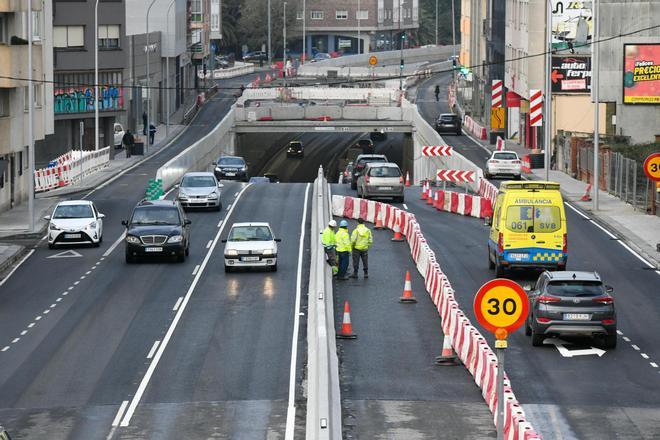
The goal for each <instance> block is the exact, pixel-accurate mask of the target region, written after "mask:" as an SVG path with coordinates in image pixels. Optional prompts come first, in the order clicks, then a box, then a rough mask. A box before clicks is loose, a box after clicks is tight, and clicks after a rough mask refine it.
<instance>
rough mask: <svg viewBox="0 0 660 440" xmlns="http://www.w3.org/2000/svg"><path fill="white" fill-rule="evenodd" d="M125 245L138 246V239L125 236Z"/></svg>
mask: <svg viewBox="0 0 660 440" xmlns="http://www.w3.org/2000/svg"><path fill="white" fill-rule="evenodd" d="M126 243H130V244H140V239H139V238H137V237H135V236H133V235H127V236H126Z"/></svg>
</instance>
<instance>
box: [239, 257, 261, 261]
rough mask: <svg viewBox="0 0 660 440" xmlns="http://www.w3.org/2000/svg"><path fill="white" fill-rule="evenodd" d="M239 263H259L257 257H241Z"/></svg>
mask: <svg viewBox="0 0 660 440" xmlns="http://www.w3.org/2000/svg"><path fill="white" fill-rule="evenodd" d="M241 261H259V257H241Z"/></svg>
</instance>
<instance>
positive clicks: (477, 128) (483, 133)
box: [463, 115, 488, 140]
mask: <svg viewBox="0 0 660 440" xmlns="http://www.w3.org/2000/svg"><path fill="white" fill-rule="evenodd" d="M463 126H464V127H465V128H466V129H467V130H468V131H469V132H470V133H472V134H473V135H475V136H476V137H478V138H479V139H482V140H486V139H487V138H488V130H486V127H482V126H481V125H480V124H478V123H477V122H476V121H475V120H474V119H472V118H471V117H470V116H468V115H465V117H464V118H463Z"/></svg>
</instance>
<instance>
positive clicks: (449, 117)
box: [440, 115, 455, 122]
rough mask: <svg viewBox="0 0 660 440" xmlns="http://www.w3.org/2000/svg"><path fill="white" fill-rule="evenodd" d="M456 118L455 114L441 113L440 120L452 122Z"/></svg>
mask: <svg viewBox="0 0 660 440" xmlns="http://www.w3.org/2000/svg"><path fill="white" fill-rule="evenodd" d="M454 119H455V116H454V115H441V116H440V120H441V121H445V122H451V121H453V120H454Z"/></svg>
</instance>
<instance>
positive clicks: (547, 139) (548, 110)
mask: <svg viewBox="0 0 660 440" xmlns="http://www.w3.org/2000/svg"><path fill="white" fill-rule="evenodd" d="M545 48H546V49H545V93H544V95H545V97H544V101H543V103H544V113H545V114H544V115H543V128H544V130H543V133H544V135H543V148H544V149H545V153H544V154H543V161H544V168H545V180H546V182H547V181H549V180H550V155H551V154H552V88H551V87H552V85H551V82H550V71H551V70H552V4H551V2H550V0H546V2H545Z"/></svg>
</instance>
